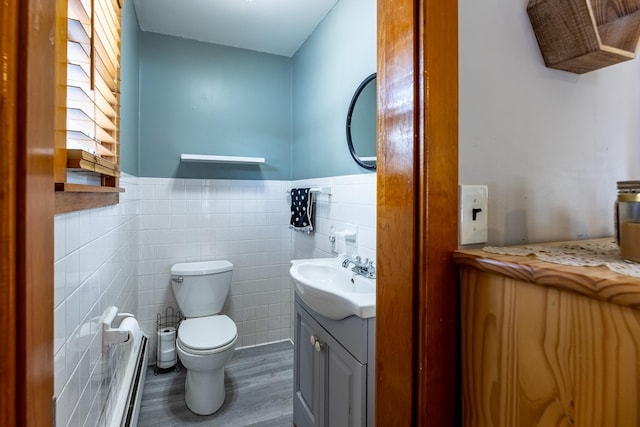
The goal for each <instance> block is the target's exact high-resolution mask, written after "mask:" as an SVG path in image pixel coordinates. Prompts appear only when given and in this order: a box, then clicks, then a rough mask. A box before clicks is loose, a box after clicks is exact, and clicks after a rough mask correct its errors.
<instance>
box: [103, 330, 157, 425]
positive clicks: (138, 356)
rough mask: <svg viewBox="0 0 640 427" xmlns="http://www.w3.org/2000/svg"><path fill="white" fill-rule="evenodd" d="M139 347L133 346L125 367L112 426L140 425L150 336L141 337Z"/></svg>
mask: <svg viewBox="0 0 640 427" xmlns="http://www.w3.org/2000/svg"><path fill="white" fill-rule="evenodd" d="M139 342H140V343H139V345H138V348H137V349H136V348H132V349H131V353H130V354H129V355H125V356H128V357H129V360H127V361H126V366H125V367H124V369H125V373H124V375H123V377H122V387H121V390H120V392H119V393H118V399H117V402H116V404H115V411H114V413H113V414H112V418H111V422H110V423H109V426H110V427H118V426H120V427H135V426H137V425H138V415H139V414H140V405H141V401H142V391H143V389H144V380H145V378H146V375H147V359H148V356H147V354H148V346H149V338H148V337H147V336H146V335H142V336H141V337H140V341H139Z"/></svg>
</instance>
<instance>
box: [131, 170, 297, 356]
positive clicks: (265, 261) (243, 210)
mask: <svg viewBox="0 0 640 427" xmlns="http://www.w3.org/2000/svg"><path fill="white" fill-rule="evenodd" d="M138 185H139V195H140V201H139V208H140V210H139V217H138V218H139V227H140V231H139V233H140V240H139V247H138V257H139V259H140V262H139V289H140V294H139V310H138V319H139V321H140V323H141V325H142V327H143V329H144V330H145V331H147V332H148V333H149V334H150V336H151V338H152V339H151V343H150V348H151V350H152V352H151V354H150V360H155V348H156V343H157V340H156V336H155V335H156V334H155V331H156V321H157V315H158V313H160V314H164V313H165V309H166V308H167V307H170V306H171V307H174V308H176V309H177V304H176V302H175V300H174V298H173V293H172V291H171V275H170V270H171V266H172V265H173V264H175V263H178V262H193V261H204V260H218V259H226V260H229V261H231V263H233V265H234V268H233V276H232V277H233V278H232V284H231V290H230V296H229V298H228V299H227V303H226V304H225V307H224V309H223V313H224V314H227V315H228V316H229V317H231V318H232V319H233V320H234V322H235V323H236V325H237V327H238V342H237V346H238V347H246V346H253V345H257V344H264V343H268V342H274V341H281V340H285V339H289V338H290V336H291V331H290V324H291V304H292V303H291V292H290V291H291V284H290V280H289V276H288V266H289V260H290V253H291V251H290V246H291V231H290V230H289V229H288V227H287V224H288V220H289V205H288V202H287V198H286V193H285V190H286V189H287V188H288V186H289V185H290V183H289V182H288V181H285V182H283V181H238V180H201V179H163V178H139V179H138Z"/></svg>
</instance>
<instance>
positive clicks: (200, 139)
mask: <svg viewBox="0 0 640 427" xmlns="http://www.w3.org/2000/svg"><path fill="white" fill-rule="evenodd" d="M127 3H131V2H127ZM139 37H140V159H141V161H140V169H139V176H148V177H180V178H225V179H282V180H289V179H291V58H287V57H282V56H277V55H270V54H264V53H259V52H253V51H249V50H244V49H237V48H231V47H226V46H220V45H214V44H210V43H202V42H196V41H193V40H185V39H181V38H177V37H171V36H165V35H160V34H155V33H148V32H141V33H140V35H139ZM181 153H188V154H216V155H228V156H233V155H237V156H255V157H265V158H266V164H265V165H261V166H238V165H221V164H197V163H180V160H179V159H180V154H181Z"/></svg>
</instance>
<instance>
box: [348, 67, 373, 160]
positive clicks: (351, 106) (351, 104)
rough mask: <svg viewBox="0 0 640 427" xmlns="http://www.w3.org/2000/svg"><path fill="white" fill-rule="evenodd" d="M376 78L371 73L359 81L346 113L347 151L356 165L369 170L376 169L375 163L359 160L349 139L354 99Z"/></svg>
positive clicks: (354, 104)
mask: <svg viewBox="0 0 640 427" xmlns="http://www.w3.org/2000/svg"><path fill="white" fill-rule="evenodd" d="M375 78H376V73H373V74H371V75H369V76H367V77H366V78H365V79H364V80H363V81H362V83H360V86H358V88H357V89H356V91H355V93H354V94H353V98H351V103H350V104H349V112H348V113H347V129H346V130H347V145H348V146H349V152H351V157H353V160H355V161H356V163H357V164H358V165H360V167H363V168H365V169H370V170H376V163H373V164H371V163H365V162H363V161H362V160H360V157H358V154H357V153H356V150H355V148H354V146H353V140H352V139H351V116H352V114H353V109H354V108H355V106H356V101H357V100H358V96H360V93H361V92H362V91H363V90H364V88H365V87H366V86H367V84H368V83H369V82H370V81H371V80H373V79H375Z"/></svg>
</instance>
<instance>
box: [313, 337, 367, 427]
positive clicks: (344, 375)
mask: <svg viewBox="0 0 640 427" xmlns="http://www.w3.org/2000/svg"><path fill="white" fill-rule="evenodd" d="M332 341H333V340H332V339H330V337H329V339H328V340H327V344H328V345H326V346H325V347H324V348H323V352H324V353H325V360H326V374H325V378H324V380H325V390H326V393H325V411H326V413H325V417H326V420H327V423H326V425H327V426H352V427H356V426H362V427H364V426H365V425H366V400H367V399H366V395H365V393H366V365H363V364H361V363H360V362H358V361H357V360H356V359H355V358H354V357H353V356H352V355H351V354H349V352H347V351H346V350H345V349H344V347H342V346H341V345H340V344H338V343H337V342H334V343H332Z"/></svg>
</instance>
